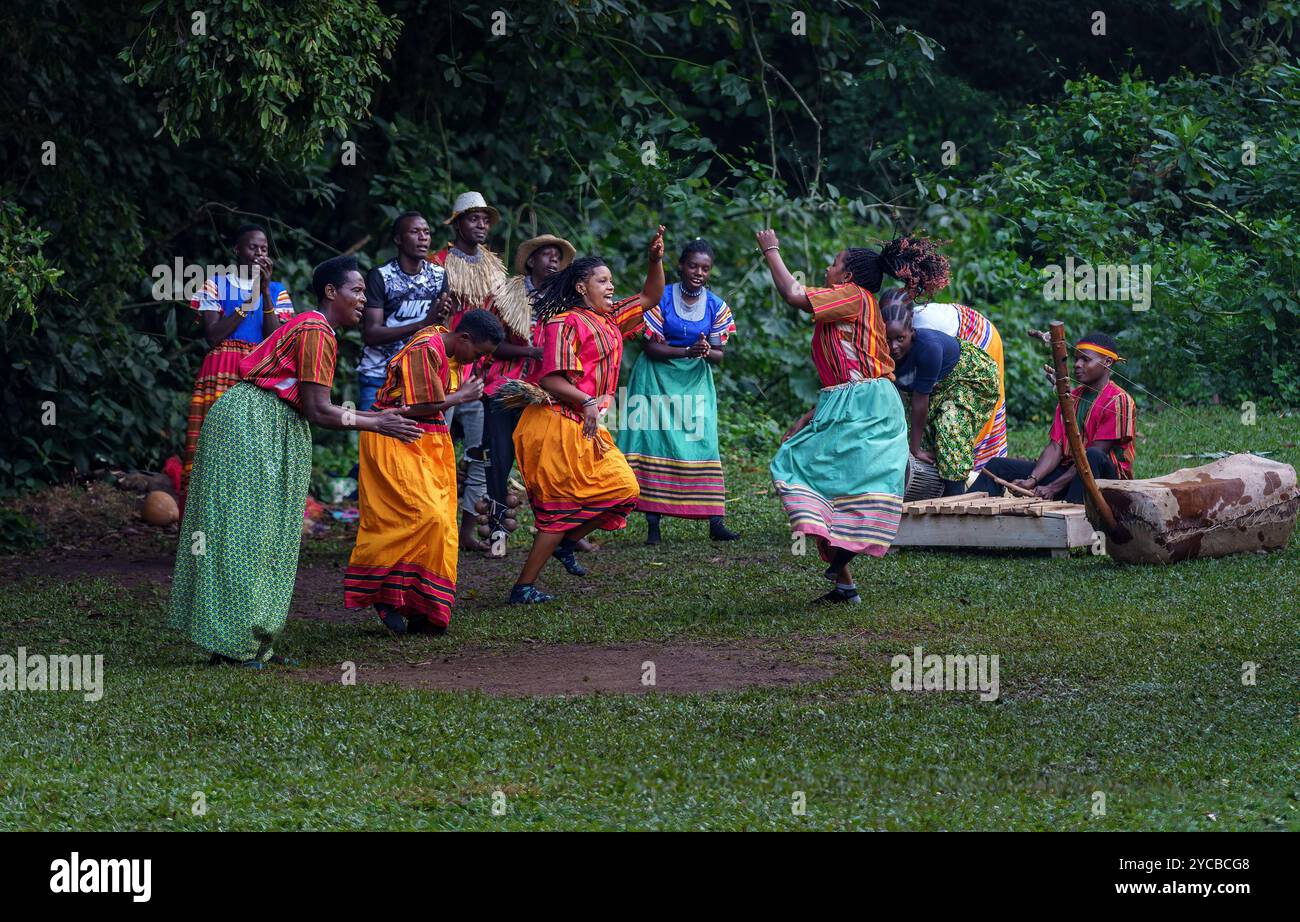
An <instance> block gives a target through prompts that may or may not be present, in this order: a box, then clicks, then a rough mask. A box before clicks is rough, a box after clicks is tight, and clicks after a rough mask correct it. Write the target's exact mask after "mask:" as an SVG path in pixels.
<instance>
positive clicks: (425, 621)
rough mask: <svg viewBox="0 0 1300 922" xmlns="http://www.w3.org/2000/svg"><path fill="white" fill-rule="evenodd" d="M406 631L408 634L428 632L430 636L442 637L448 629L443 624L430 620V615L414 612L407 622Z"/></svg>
mask: <svg viewBox="0 0 1300 922" xmlns="http://www.w3.org/2000/svg"><path fill="white" fill-rule="evenodd" d="M406 633H408V634H427V635H428V636H430V637H441V636H442V635H443V634H446V633H447V629H446V628H445V627H443V626H442V625H441V624H434V623H433V622H432V621H430V620H429V616H428V615H426V614H424V613H422V612H421V613H418V614H414V615H412V616H411V617H410V619H409V620H408V621H407V624H406Z"/></svg>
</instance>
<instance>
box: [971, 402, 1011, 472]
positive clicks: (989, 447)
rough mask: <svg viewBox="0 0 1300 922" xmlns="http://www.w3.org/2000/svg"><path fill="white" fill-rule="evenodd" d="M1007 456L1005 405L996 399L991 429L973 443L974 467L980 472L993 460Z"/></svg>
mask: <svg viewBox="0 0 1300 922" xmlns="http://www.w3.org/2000/svg"><path fill="white" fill-rule="evenodd" d="M1006 456H1007V404H1006V401H1005V400H1002V399H1001V398H999V399H998V405H997V409H995V410H994V411H993V428H991V429H990V430H989V434H988V435H986V436H984V438H982V439H981V440H980V441H978V442H976V443H975V467H974V468H973V469H974V470H977V471H978V470H980V469H981V468H983V467H984V465H986V464H988V463H989V462H990V461H992V460H993V459H994V458H1005V457H1006Z"/></svg>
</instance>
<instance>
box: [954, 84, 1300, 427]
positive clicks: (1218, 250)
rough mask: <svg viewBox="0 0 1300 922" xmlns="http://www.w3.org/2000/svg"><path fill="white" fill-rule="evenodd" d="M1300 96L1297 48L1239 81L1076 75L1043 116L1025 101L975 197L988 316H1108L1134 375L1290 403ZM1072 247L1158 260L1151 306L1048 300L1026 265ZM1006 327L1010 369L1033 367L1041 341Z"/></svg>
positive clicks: (1041, 263) (1160, 385)
mask: <svg viewBox="0 0 1300 922" xmlns="http://www.w3.org/2000/svg"><path fill="white" fill-rule="evenodd" d="M1297 101H1300V68H1297V67H1295V66H1294V65H1293V64H1292V63H1290V62H1289V61H1275V62H1274V61H1262V62H1260V63H1258V64H1256V65H1253V66H1251V67H1249V68H1247V69H1246V70H1244V71H1243V72H1241V73H1240V74H1238V75H1236V76H1235V77H1234V78H1233V79H1231V80H1230V79H1228V78H1224V77H1218V76H1211V77H1196V76H1191V75H1184V76H1180V77H1176V78H1173V79H1171V80H1169V81H1166V82H1165V83H1163V84H1160V85H1156V84H1152V83H1149V82H1146V81H1142V80H1140V79H1137V78H1132V77H1124V78H1122V79H1121V80H1119V81H1117V82H1113V83H1112V82H1108V81H1104V80H1101V79H1099V78H1096V77H1088V78H1084V79H1082V80H1079V81H1072V82H1070V83H1068V84H1067V85H1066V92H1065V95H1064V96H1063V97H1062V98H1061V99H1060V100H1058V101H1056V102H1055V103H1054V104H1053V106H1052V111H1051V112H1050V113H1049V112H1048V111H1046V110H1044V109H1039V108H1037V107H1031V108H1030V109H1028V110H1027V111H1026V112H1025V113H1024V114H1023V115H1021V116H1020V117H1018V118H1017V119H1016V121H1015V123H1014V124H1013V125H1012V126H1011V128H1012V130H1013V135H1012V138H1011V140H1010V142H1009V143H1008V145H1007V146H1006V148H1005V149H1004V150H1003V152H1002V153H1001V155H1000V156H999V160H998V163H997V164H996V165H995V166H994V169H993V172H992V174H991V175H990V176H989V177H988V179H987V185H986V186H985V187H984V188H983V189H982V190H981V191H979V192H977V193H976V194H974V195H972V197H971V200H970V206H969V207H971V208H984V209H988V210H990V211H991V212H992V213H994V214H995V215H996V221H995V228H996V229H994V230H992V231H991V232H989V236H990V237H991V240H990V241H989V242H990V243H992V244H993V248H995V251H994V252H993V253H991V254H989V258H988V262H987V263H986V265H985V266H984V267H982V268H983V270H984V272H985V273H986V276H989V278H988V283H987V293H986V295H985V297H986V298H987V299H988V300H987V301H986V302H984V303H986V304H988V306H989V308H990V311H991V312H992V314H993V316H994V317H995V318H1003V317H1008V316H1009V317H1013V318H1021V317H1023V318H1024V319H1027V320H1029V321H1031V322H1033V323H1038V324H1041V323H1043V322H1045V321H1046V320H1048V319H1050V318H1051V317H1053V316H1056V317H1058V318H1059V319H1064V320H1067V321H1068V324H1067V326H1068V328H1069V329H1070V330H1071V331H1073V332H1077V333H1082V332H1084V330H1083V329H1081V327H1089V326H1102V327H1105V328H1107V329H1109V330H1111V331H1112V332H1113V333H1114V334H1115V335H1116V337H1117V339H1118V340H1119V341H1120V343H1121V344H1122V345H1123V347H1124V352H1125V353H1126V354H1127V355H1128V357H1129V358H1130V359H1131V360H1132V361H1131V362H1130V364H1129V365H1128V366H1127V367H1126V368H1125V369H1124V372H1125V374H1127V375H1128V376H1130V377H1133V378H1136V379H1138V380H1141V381H1142V382H1143V384H1144V385H1145V386H1147V387H1148V388H1150V389H1151V390H1153V391H1155V392H1156V393H1159V394H1162V395H1163V396H1164V398H1165V399H1167V400H1174V399H1179V398H1183V399H1188V398H1191V399H1197V398H1200V399H1203V398H1206V397H1210V396H1213V395H1221V396H1223V397H1225V398H1229V399H1241V398H1247V397H1248V398H1250V399H1259V398H1260V397H1261V396H1263V395H1269V394H1276V395H1277V396H1278V397H1279V398H1280V399H1281V400H1282V401H1284V402H1288V403H1294V402H1295V401H1296V400H1298V399H1300V387H1298V386H1297V385H1296V381H1297V380H1300V354H1297V351H1296V348H1295V347H1296V344H1297V342H1298V341H1300V339H1298V335H1297V334H1298V333H1300V295H1298V294H1297V289H1298V288H1300V270H1297V263H1296V256H1297V249H1298V248H1300V231H1298V230H1297V224H1296V218H1295V214H1296V212H1297V209H1298V208H1300V128H1298V127H1297V123H1296V121H1295V117H1294V113H1293V111H1292V108H1293V107H1294V105H1295V104H1296V103H1297ZM1193 113H1195V114H1193ZM1117 164H1118V165H1122V166H1120V167H1118V168H1117V166H1116V165H1117ZM962 248H963V249H964V248H965V247H964V245H962ZM997 251H1001V252H1000V254H999V252H997ZM1067 257H1073V259H1074V260H1075V262H1076V263H1079V264H1082V263H1088V264H1092V265H1102V264H1118V265H1125V266H1142V265H1149V266H1150V267H1151V273H1152V282H1153V292H1152V295H1151V302H1150V309H1149V310H1146V311H1143V310H1140V309H1135V308H1134V305H1133V303H1132V302H1131V301H1125V300H1112V301H1108V302H1092V301H1078V302H1074V303H1071V302H1049V301H1046V300H1044V292H1045V288H1044V283H1045V279H1044V277H1043V276H1042V275H1040V276H1039V277H1038V278H1037V279H1036V280H1034V279H1033V278H1032V275H1030V273H1028V272H1027V271H1026V270H1027V269H1028V267H1029V266H1033V267H1034V268H1035V269H1042V268H1044V267H1045V266H1049V265H1057V266H1062V265H1064V263H1065V261H1066V259H1067ZM980 261H984V260H980ZM999 262H1000V265H997V263H999ZM957 263H958V265H964V264H966V260H965V259H964V258H963V257H962V256H960V255H959V256H958V258H957ZM1027 264H1028V265H1027ZM963 271H964V270H963ZM1007 305H1011V306H1012V309H1011V310H1006V306H1007ZM1003 325H1004V326H1005V324H1003ZM1003 332H1004V339H1009V340H1010V342H1011V345H1012V352H1013V355H1014V357H1015V364H1016V365H1017V366H1019V367H1018V368H1017V369H1016V371H1015V372H1014V375H1015V377H1016V379H1017V380H1020V379H1023V378H1026V377H1032V375H1031V374H1030V373H1029V366H1031V365H1036V364H1037V363H1038V361H1039V355H1040V353H1036V352H1034V351H1033V350H1031V349H1029V348H1028V346H1027V341H1025V340H1023V339H1021V338H1020V337H1019V336H1018V335H1012V336H1010V337H1008V336H1006V335H1005V334H1006V333H1007V331H1006V330H1004V331H1003ZM1013 333H1014V334H1019V330H1014V331H1013ZM1279 385H1281V387H1280V388H1278V386H1279ZM1275 388H1277V389H1275ZM1013 399H1014V398H1013ZM1016 409H1017V406H1016V405H1015V404H1014V403H1013V411H1014V410H1016Z"/></svg>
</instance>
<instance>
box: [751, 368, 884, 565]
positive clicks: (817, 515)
mask: <svg viewBox="0 0 1300 922" xmlns="http://www.w3.org/2000/svg"><path fill="white" fill-rule="evenodd" d="M907 454H908V451H907V423H906V420H905V418H904V414H903V404H902V402H901V401H900V400H899V397H898V392H897V391H896V390H895V388H894V385H893V384H892V382H890V381H888V380H885V379H883V378H874V379H871V380H868V381H858V382H853V383H850V384H844V385H839V386H837V387H828V388H824V389H823V390H822V392H821V395H820V396H819V397H818V399H817V408H816V410H815V412H814V413H813V418H812V419H811V420H810V421H809V423H808V425H806V426H804V427H803V429H801V430H799V432H797V433H795V435H794V436H792V437H791V438H790V439H789V440H788V441H786V442H785V443H784V444H782V445H781V447H780V449H779V450H778V451H777V453H776V457H775V458H773V459H772V464H771V474H772V483H773V485H774V486H775V487H776V492H777V495H778V496H779V497H780V498H781V505H782V506H783V507H784V508H785V512H786V515H787V516H788V517H789V519H790V527H791V530H792V531H793V532H794V533H796V534H806V535H812V536H814V537H816V538H817V539H818V544H819V550H820V551H821V554H822V556H823V558H827V559H829V556H830V554H829V550H830V549H832V548H838V549H843V550H846V551H853V552H855V553H859V554H868V555H870V556H874V557H879V556H883V555H884V553H885V552H886V551H888V550H889V546H890V545H891V544H892V543H893V541H894V538H895V537H897V535H898V523H899V520H900V519H901V518H902V511H903V484H904V480H905V478H906V472H907Z"/></svg>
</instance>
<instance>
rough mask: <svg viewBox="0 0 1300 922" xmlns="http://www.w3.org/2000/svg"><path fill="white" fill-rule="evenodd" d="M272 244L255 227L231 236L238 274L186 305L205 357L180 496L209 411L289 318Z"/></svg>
mask: <svg viewBox="0 0 1300 922" xmlns="http://www.w3.org/2000/svg"><path fill="white" fill-rule="evenodd" d="M269 248H270V244H269V242H268V240H267V236H266V230H265V229H264V228H263V227H262V226H261V225H259V224H245V225H244V226H243V227H241V228H239V230H237V231H235V261H236V263H237V267H236V271H235V272H232V273H227V274H225V275H217V276H213V277H212V278H210V279H208V280H207V281H206V282H205V283H204V285H203V290H202V291H200V292H199V293H198V295H196V296H195V298H194V299H193V300H192V301H190V307H192V308H194V309H195V310H197V311H198V313H199V321H200V322H201V323H202V324H203V336H204V338H205V339H206V340H207V341H208V354H207V355H205V356H204V357H203V364H201V365H200V366H199V373H198V375H197V376H196V377H195V379H194V395H193V396H192V397H191V398H190V412H189V416H188V418H187V420H186V427H185V465H184V471H183V473H182V475H181V492H182V495H183V494H184V492H185V490H186V489H187V487H188V484H189V480H190V470H191V468H193V466H194V452H195V450H196V449H197V448H198V444H199V432H200V431H201V430H202V429H203V420H204V418H205V417H206V416H207V415H208V410H210V409H211V408H212V405H213V404H214V403H216V401H217V398H218V397H220V396H221V395H222V394H224V393H225V392H226V391H227V390H228V389H229V388H230V386H231V385H232V384H234V383H235V382H236V381H238V380H239V363H240V361H241V360H242V359H243V358H244V356H246V355H248V353H250V352H252V351H253V350H254V349H255V348H257V344H258V343H260V342H261V341H262V340H263V339H265V338H266V337H268V336H270V335H271V334H272V333H274V332H275V331H276V330H278V329H279V328H280V324H282V323H284V321H285V320H287V319H288V318H290V317H292V316H293V301H292V300H290V298H289V291H288V289H286V288H285V287H284V286H283V285H281V284H280V283H279V282H273V281H271V272H272V270H273V269H274V268H275V264H274V263H272V262H271V258H270V256H268V255H267V253H268V250H269Z"/></svg>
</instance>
